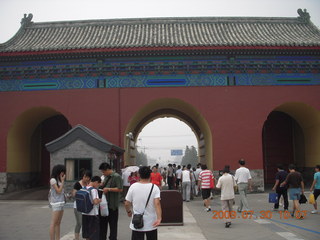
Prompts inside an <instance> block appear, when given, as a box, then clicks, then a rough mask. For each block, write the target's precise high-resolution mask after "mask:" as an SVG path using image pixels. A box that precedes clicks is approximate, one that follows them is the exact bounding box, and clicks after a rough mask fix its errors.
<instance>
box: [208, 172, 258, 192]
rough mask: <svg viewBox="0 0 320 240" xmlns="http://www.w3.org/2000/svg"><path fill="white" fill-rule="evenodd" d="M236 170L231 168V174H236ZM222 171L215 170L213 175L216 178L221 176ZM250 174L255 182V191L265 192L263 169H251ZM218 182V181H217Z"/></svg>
mask: <svg viewBox="0 0 320 240" xmlns="http://www.w3.org/2000/svg"><path fill="white" fill-rule="evenodd" d="M234 173H235V170H231V174H234ZM220 174H221V172H219V171H213V175H214V176H215V178H216V179H218V178H219V176H220ZM250 174H251V177H252V183H253V186H252V188H253V192H264V175H263V169H254V170H252V169H250ZM216 184H217V181H216Z"/></svg>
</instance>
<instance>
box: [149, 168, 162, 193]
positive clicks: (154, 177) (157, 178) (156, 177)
mask: <svg viewBox="0 0 320 240" xmlns="http://www.w3.org/2000/svg"><path fill="white" fill-rule="evenodd" d="M150 180H151V183H153V184H155V185H157V186H158V188H159V189H160V190H161V189H162V176H161V174H160V173H159V172H158V168H157V166H153V167H152V173H151V176H150Z"/></svg>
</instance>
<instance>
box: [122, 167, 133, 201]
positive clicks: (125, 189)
mask: <svg viewBox="0 0 320 240" xmlns="http://www.w3.org/2000/svg"><path fill="white" fill-rule="evenodd" d="M127 167H128V166H125V168H123V169H121V172H122V182H123V191H122V193H121V201H124V199H125V197H126V195H127V192H128V189H129V187H130V183H129V181H128V177H129V176H130V174H131V173H130V172H129V171H126V168H127Z"/></svg>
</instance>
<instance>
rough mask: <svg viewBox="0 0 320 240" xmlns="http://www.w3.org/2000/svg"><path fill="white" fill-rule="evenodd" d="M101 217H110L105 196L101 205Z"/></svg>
mask: <svg viewBox="0 0 320 240" xmlns="http://www.w3.org/2000/svg"><path fill="white" fill-rule="evenodd" d="M100 215H101V216H102V217H106V216H109V208H108V201H107V198H106V195H105V194H103V195H102V199H101V203H100Z"/></svg>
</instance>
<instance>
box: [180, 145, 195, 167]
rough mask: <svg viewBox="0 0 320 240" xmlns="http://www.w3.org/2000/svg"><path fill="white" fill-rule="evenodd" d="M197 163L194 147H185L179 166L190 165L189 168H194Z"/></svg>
mask: <svg viewBox="0 0 320 240" xmlns="http://www.w3.org/2000/svg"><path fill="white" fill-rule="evenodd" d="M197 163H198V152H197V149H196V148H195V147H194V146H191V147H190V148H189V146H186V150H185V151H184V156H183V157H182V160H181V165H182V166H183V165H188V164H191V166H193V167H195V166H196V165H197Z"/></svg>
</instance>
